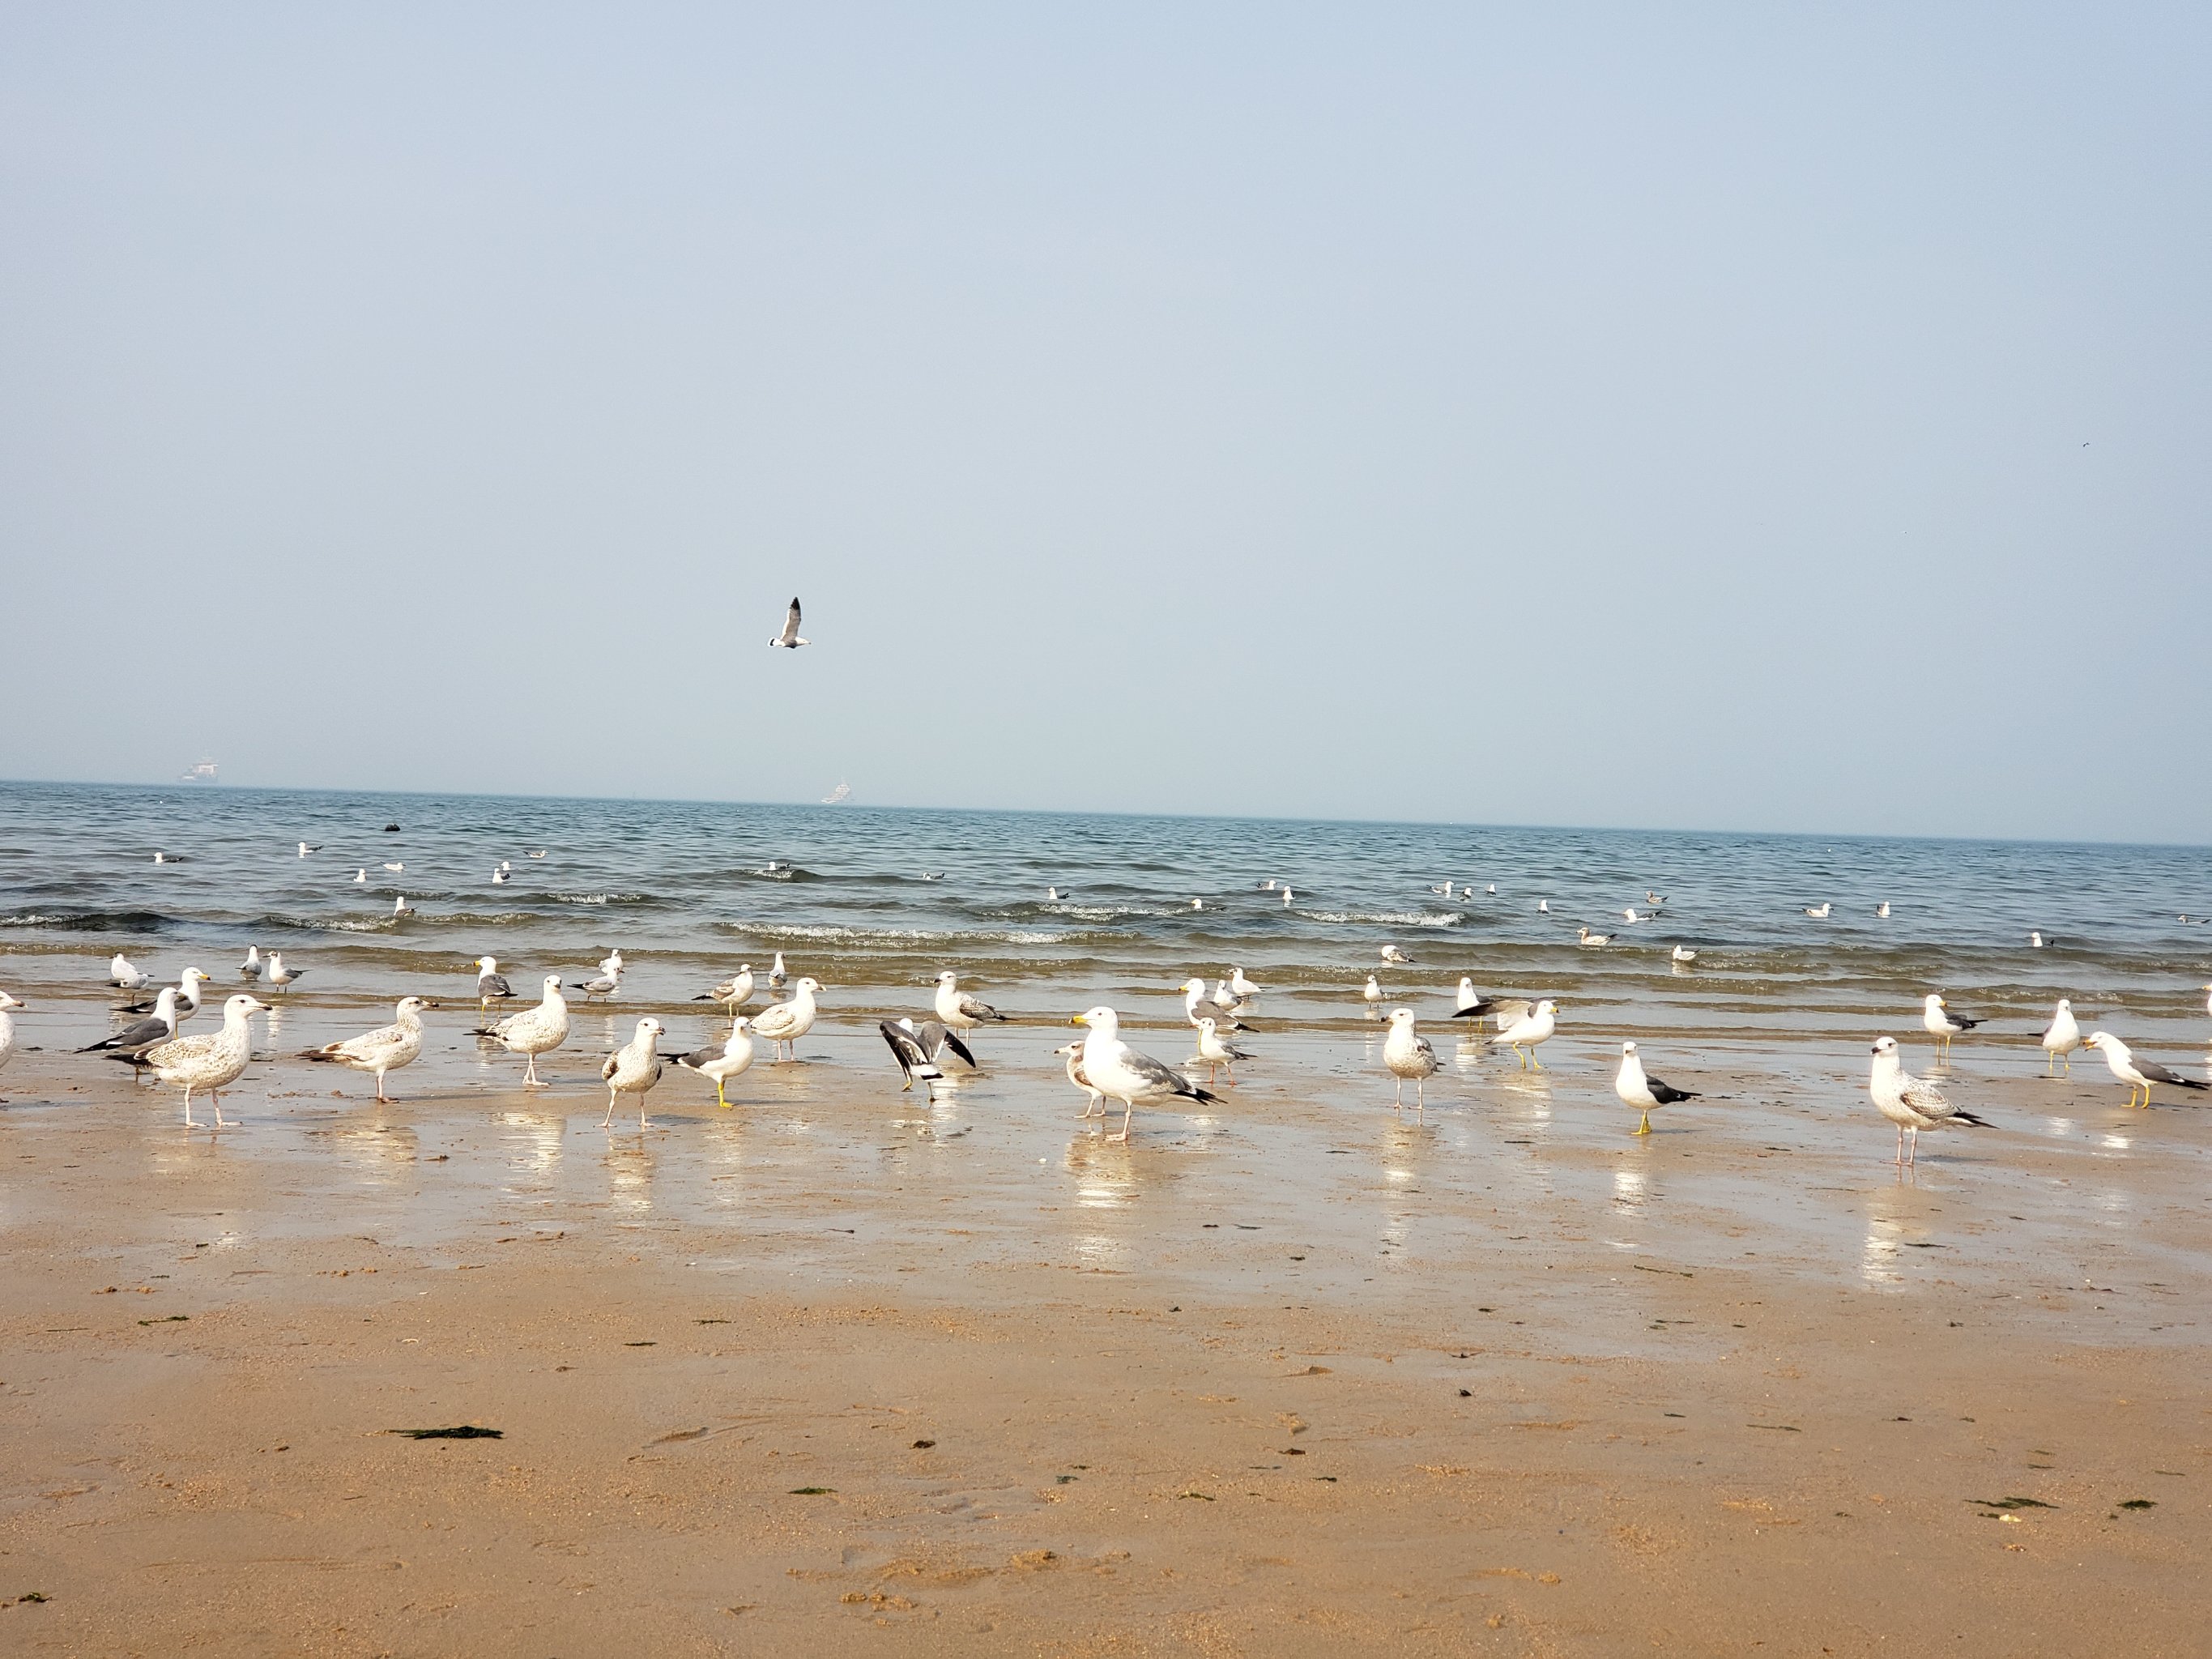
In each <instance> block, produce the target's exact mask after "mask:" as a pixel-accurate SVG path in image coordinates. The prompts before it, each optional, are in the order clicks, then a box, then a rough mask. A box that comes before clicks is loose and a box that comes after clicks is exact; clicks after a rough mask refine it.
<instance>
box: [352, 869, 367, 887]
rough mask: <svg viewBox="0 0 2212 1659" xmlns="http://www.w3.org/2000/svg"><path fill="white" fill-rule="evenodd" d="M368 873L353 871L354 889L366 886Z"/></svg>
mask: <svg viewBox="0 0 2212 1659" xmlns="http://www.w3.org/2000/svg"><path fill="white" fill-rule="evenodd" d="M353 884H354V885H355V886H356V887H362V886H366V885H367V884H368V871H367V870H356V871H355V872H353Z"/></svg>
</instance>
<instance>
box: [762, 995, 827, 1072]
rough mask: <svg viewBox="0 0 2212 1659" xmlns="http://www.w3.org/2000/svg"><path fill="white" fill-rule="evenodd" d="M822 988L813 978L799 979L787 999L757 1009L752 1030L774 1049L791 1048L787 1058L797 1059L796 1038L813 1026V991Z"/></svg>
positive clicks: (779, 1057) (779, 1058) (803, 1034)
mask: <svg viewBox="0 0 2212 1659" xmlns="http://www.w3.org/2000/svg"><path fill="white" fill-rule="evenodd" d="M821 988H822V987H821V986H820V984H819V983H817V981H814V980H812V979H801V980H800V981H799V983H798V984H796V985H794V986H793V987H791V1000H790V1001H788V1002H772V1003H770V1004H769V1006H767V1007H765V1008H763V1009H762V1010H761V1011H760V1013H759V1015H758V1017H757V1018H755V1019H754V1021H753V1030H755V1031H756V1032H757V1033H758V1034H759V1035H760V1036H764V1037H766V1038H767V1039H768V1040H769V1042H770V1043H771V1044H772V1045H773V1046H775V1048H788V1049H790V1050H791V1054H790V1055H789V1058H790V1059H792V1060H794V1061H795V1060H798V1058H799V1038H801V1037H803V1036H805V1035H806V1034H807V1033H808V1032H809V1031H811V1030H813V1029H814V1016H815V1012H816V1010H815V1006H814V994H815V993H816V992H817V991H818V990H820V989H821ZM782 1058H784V1056H781V1055H778V1056H777V1059H778V1060H781V1059H782Z"/></svg>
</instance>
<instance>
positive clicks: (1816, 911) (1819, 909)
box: [1805, 902, 1835, 921]
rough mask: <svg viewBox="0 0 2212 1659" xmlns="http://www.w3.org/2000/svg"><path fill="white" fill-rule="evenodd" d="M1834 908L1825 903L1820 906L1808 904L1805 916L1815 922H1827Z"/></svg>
mask: <svg viewBox="0 0 2212 1659" xmlns="http://www.w3.org/2000/svg"><path fill="white" fill-rule="evenodd" d="M1833 908H1835V907H1834V906H1833V905H1832V904H1830V903H1827V902H1822V903H1820V904H1808V905H1807V906H1806V907H1805V914H1806V915H1808V916H1810V917H1812V918H1813V920H1814V921H1826V920H1827V919H1828V912H1829V911H1830V910H1832V909H1833Z"/></svg>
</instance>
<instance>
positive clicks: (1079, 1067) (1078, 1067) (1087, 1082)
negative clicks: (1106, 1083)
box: [1053, 1038, 1106, 1117]
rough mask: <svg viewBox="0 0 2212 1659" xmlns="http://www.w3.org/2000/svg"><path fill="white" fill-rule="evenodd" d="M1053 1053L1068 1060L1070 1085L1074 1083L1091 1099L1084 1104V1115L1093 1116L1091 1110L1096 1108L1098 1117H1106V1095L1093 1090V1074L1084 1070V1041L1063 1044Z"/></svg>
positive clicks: (1103, 1092)
mask: <svg viewBox="0 0 2212 1659" xmlns="http://www.w3.org/2000/svg"><path fill="white" fill-rule="evenodd" d="M1053 1053H1054V1054H1058V1055H1060V1057H1061V1058H1062V1059H1064V1060H1066V1062H1067V1080H1068V1081H1069V1082H1070V1083H1073V1085H1075V1086H1076V1087H1077V1088H1079V1089H1080V1090H1082V1091H1083V1092H1084V1093H1085V1095H1086V1096H1088V1097H1089V1098H1087V1099H1086V1100H1085V1102H1084V1103H1083V1115H1084V1116H1085V1117H1089V1116H1091V1115H1092V1110H1091V1109H1092V1108H1094V1107H1096V1108H1097V1115H1098V1116H1100V1117H1104V1116H1105V1115H1106V1094H1105V1091H1103V1090H1102V1089H1097V1088H1093V1087H1092V1086H1091V1073H1088V1072H1086V1071H1085V1070H1084V1069H1083V1042H1082V1039H1081V1038H1078V1039H1077V1040H1076V1041H1075V1042H1063V1043H1062V1044H1060V1047H1059V1048H1055V1049H1054V1050H1053Z"/></svg>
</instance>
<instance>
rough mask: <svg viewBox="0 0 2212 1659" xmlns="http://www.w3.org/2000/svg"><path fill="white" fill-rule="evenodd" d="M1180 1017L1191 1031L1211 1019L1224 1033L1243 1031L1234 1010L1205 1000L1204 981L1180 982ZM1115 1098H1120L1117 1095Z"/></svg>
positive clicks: (1240, 1021) (1241, 1022)
mask: <svg viewBox="0 0 2212 1659" xmlns="http://www.w3.org/2000/svg"><path fill="white" fill-rule="evenodd" d="M1182 1017H1183V1018H1185V1019H1187V1020H1188V1021H1189V1022H1190V1028H1191V1030H1197V1029H1198V1023H1199V1021H1200V1020H1202V1019H1211V1020H1212V1022H1213V1023H1214V1024H1215V1025H1216V1026H1217V1027H1218V1028H1219V1029H1220V1030H1225V1031H1241V1030H1244V1029H1245V1025H1244V1022H1243V1020H1241V1019H1239V1018H1237V1012H1236V1010H1234V1009H1232V1008H1225V1007H1224V1006H1222V1005H1221V1004H1220V1003H1218V1002H1209V1001H1207V1000H1206V981H1204V980H1202V979H1187V980H1185V981H1183V982H1182ZM1115 1098H1116V1099H1119V1098H1120V1097H1119V1096H1118V1095H1117V1096H1116V1097H1115Z"/></svg>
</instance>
